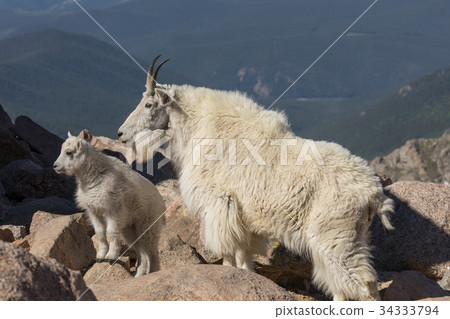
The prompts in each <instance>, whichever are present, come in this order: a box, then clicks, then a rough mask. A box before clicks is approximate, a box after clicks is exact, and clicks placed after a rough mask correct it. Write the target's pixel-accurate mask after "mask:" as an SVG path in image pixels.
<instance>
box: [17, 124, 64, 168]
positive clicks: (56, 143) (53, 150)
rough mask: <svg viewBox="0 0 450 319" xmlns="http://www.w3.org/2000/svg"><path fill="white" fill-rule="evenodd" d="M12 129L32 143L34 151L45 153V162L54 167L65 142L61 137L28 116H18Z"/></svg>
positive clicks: (21, 137) (31, 146)
mask: <svg viewBox="0 0 450 319" xmlns="http://www.w3.org/2000/svg"><path fill="white" fill-rule="evenodd" d="M12 130H13V132H14V133H15V134H16V135H17V136H19V138H20V139H22V140H24V141H25V142H27V143H28V145H30V148H31V150H32V151H35V152H37V153H39V154H41V155H43V158H44V159H45V161H46V162H45V163H44V164H45V165H46V166H47V167H53V163H54V162H55V161H56V159H57V158H58V156H59V153H60V151H61V145H62V143H63V142H64V141H63V140H62V139H61V138H60V137H58V136H56V135H55V134H52V133H50V132H49V131H47V130H46V129H44V128H43V127H42V126H40V125H38V124H36V123H35V122H33V121H32V120H31V119H30V118H29V117H27V116H19V117H18V118H16V121H15V124H14V127H13V128H12Z"/></svg>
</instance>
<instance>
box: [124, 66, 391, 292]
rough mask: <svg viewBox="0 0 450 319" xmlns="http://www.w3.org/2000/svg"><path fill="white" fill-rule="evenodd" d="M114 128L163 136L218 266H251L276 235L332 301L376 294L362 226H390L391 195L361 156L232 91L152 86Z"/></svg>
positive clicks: (150, 82) (150, 81)
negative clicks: (375, 221) (306, 135)
mask: <svg viewBox="0 0 450 319" xmlns="http://www.w3.org/2000/svg"><path fill="white" fill-rule="evenodd" d="M155 61H156V59H155V60H154V61H153V63H152V65H151V67H150V70H149V74H150V75H151V76H152V77H153V78H152V77H150V76H148V78H147V84H146V91H145V92H144V94H143V98H142V100H141V102H140V103H139V105H138V106H137V108H136V110H135V111H133V112H132V113H131V114H130V115H129V117H128V118H127V120H126V121H125V123H124V124H123V125H122V126H121V127H120V129H119V132H118V134H119V138H120V140H121V141H122V142H124V143H126V142H129V141H132V140H133V138H134V137H135V135H137V134H138V133H141V132H144V131H146V130H151V131H156V130H160V131H161V132H164V133H165V134H166V135H168V136H170V138H171V139H170V141H169V146H170V147H171V152H172V153H171V159H172V161H173V163H174V164H175V167H176V168H177V170H178V174H179V184H180V189H181V193H182V195H183V198H184V201H185V203H186V205H187V207H188V209H189V210H190V211H191V212H192V213H194V214H199V215H200V216H201V217H202V220H203V223H204V225H205V227H204V229H205V244H206V246H207V248H209V249H210V250H212V251H213V252H215V253H217V254H220V255H222V256H223V258H224V262H223V263H224V265H237V266H238V267H241V268H246V269H251V268H252V260H251V258H252V254H253V253H255V252H261V251H262V250H263V249H264V248H265V244H266V240H267V238H276V239H278V240H279V241H280V242H282V243H283V244H284V245H285V246H286V247H288V248H289V249H290V250H293V251H294V252H296V253H299V254H300V253H303V254H306V255H307V256H309V257H310V259H311V261H312V263H313V267H314V270H313V280H314V282H315V284H316V285H317V286H319V287H321V288H322V289H323V290H324V291H325V292H326V293H327V294H331V295H332V296H333V298H334V299H335V300H345V299H356V300H361V299H377V298H378V292H377V286H376V273H375V271H374V269H373V267H372V266H371V261H370V258H371V254H370V248H369V245H368V239H369V234H368V227H369V225H370V223H371V220H372V217H373V215H374V214H378V215H379V216H380V217H381V219H382V221H383V223H384V225H385V226H386V227H387V228H389V229H391V228H392V226H391V225H390V223H389V220H388V216H387V214H388V212H389V211H391V210H392V200H390V199H388V198H387V197H385V196H384V194H383V190H382V187H381V184H380V181H379V179H378V178H377V177H376V176H375V175H374V172H373V171H372V170H371V169H370V168H369V167H368V166H367V163H366V162H365V161H364V160H363V159H361V158H359V157H357V156H354V155H351V154H350V152H349V151H348V150H346V149H345V148H343V147H341V146H339V145H337V144H334V143H327V142H322V141H321V142H313V141H311V140H305V139H302V138H300V137H297V136H295V135H294V133H293V132H292V130H291V128H290V127H289V125H288V122H287V119H286V117H285V116H284V115H283V114H281V113H279V112H275V111H270V110H265V109H264V108H263V107H261V106H260V105H258V104H256V103H255V102H254V101H252V100H251V99H249V98H248V97H246V96H245V95H244V94H242V93H239V92H226V91H217V90H212V89H207V88H198V87H192V86H188V85H182V86H178V85H161V86H157V85H156V78H157V75H158V71H159V69H160V67H161V66H162V64H164V63H165V62H166V61H164V62H163V63H162V64H160V65H159V66H158V68H157V70H156V71H155V72H154V73H153V66H154V63H155Z"/></svg>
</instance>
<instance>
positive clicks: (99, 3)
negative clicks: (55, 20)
mask: <svg viewBox="0 0 450 319" xmlns="http://www.w3.org/2000/svg"><path fill="white" fill-rule="evenodd" d="M126 1H130V0H78V3H80V4H81V5H82V6H83V7H86V8H88V9H91V8H106V7H109V6H112V5H115V4H118V3H122V2H126ZM0 8H3V9H5V8H6V9H14V10H16V11H20V12H23V13H33V14H36V13H48V12H53V13H65V12H70V11H74V10H77V9H78V6H77V5H76V3H74V2H73V1H72V0H0Z"/></svg>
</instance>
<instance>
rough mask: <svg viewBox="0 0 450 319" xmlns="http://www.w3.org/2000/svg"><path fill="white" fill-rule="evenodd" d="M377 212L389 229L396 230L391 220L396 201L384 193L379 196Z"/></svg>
mask: <svg viewBox="0 0 450 319" xmlns="http://www.w3.org/2000/svg"><path fill="white" fill-rule="evenodd" d="M374 208H375V212H374V213H376V214H377V215H378V217H380V219H381V223H382V224H383V225H384V227H386V229H387V230H394V229H395V228H394V226H392V224H391V221H390V220H389V215H390V213H392V212H394V201H393V200H392V199H390V198H389V197H387V196H386V195H384V194H380V196H379V197H378V205H376V206H375V207H374Z"/></svg>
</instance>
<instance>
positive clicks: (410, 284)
mask: <svg viewBox="0 0 450 319" xmlns="http://www.w3.org/2000/svg"><path fill="white" fill-rule="evenodd" d="M445 296H448V294H447V293H446V292H445V290H443V289H442V288H441V287H439V285H438V284H437V283H436V282H435V281H433V280H431V279H429V278H427V277H425V276H424V275H423V274H422V273H421V272H418V271H414V270H409V271H402V272H401V273H399V274H398V275H397V276H395V277H394V279H393V281H392V284H391V285H390V286H389V288H387V289H386V292H385V294H384V300H385V301H412V300H420V299H424V298H431V297H432V298H435V297H445Z"/></svg>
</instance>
